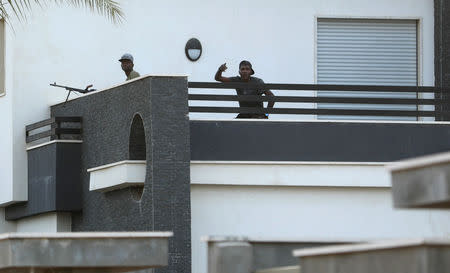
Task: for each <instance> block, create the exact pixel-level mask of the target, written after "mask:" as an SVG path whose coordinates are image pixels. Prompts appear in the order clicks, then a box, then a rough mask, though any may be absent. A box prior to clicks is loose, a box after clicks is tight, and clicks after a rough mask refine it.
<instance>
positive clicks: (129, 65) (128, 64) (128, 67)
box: [120, 60, 134, 72]
mask: <svg viewBox="0 0 450 273" xmlns="http://www.w3.org/2000/svg"><path fill="white" fill-rule="evenodd" d="M120 62H121V66H122V70H123V71H125V72H131V71H132V70H133V66H134V64H133V62H132V61H130V60H122V61H120Z"/></svg>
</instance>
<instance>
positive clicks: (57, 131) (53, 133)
mask: <svg viewBox="0 0 450 273" xmlns="http://www.w3.org/2000/svg"><path fill="white" fill-rule="evenodd" d="M79 134H81V128H52V129H50V130H47V131H44V132H41V133H37V134H34V135H31V136H27V137H26V143H30V142H33V141H36V140H38V139H41V138H45V137H51V138H52V139H57V138H58V137H57V136H59V135H79Z"/></svg>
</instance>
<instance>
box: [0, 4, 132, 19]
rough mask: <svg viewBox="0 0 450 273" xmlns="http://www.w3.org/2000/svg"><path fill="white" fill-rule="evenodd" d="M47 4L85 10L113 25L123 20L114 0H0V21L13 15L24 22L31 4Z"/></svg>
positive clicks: (118, 5) (118, 6)
mask: <svg viewBox="0 0 450 273" xmlns="http://www.w3.org/2000/svg"><path fill="white" fill-rule="evenodd" d="M49 2H54V3H56V4H60V5H66V6H74V7H79V8H87V9H90V10H91V11H93V12H96V13H98V14H100V15H102V16H106V17H107V18H108V20H110V21H112V22H113V23H120V22H122V20H123V19H124V15H123V12H122V10H121V8H120V4H119V3H118V1H114V0H47V1H45V0H0V17H1V18H0V19H3V20H5V21H9V19H10V18H11V15H14V16H15V17H16V18H17V19H19V20H26V19H27V13H29V12H31V10H32V4H33V3H34V4H37V5H38V6H40V7H43V6H44V5H46V4H48V3H49Z"/></svg>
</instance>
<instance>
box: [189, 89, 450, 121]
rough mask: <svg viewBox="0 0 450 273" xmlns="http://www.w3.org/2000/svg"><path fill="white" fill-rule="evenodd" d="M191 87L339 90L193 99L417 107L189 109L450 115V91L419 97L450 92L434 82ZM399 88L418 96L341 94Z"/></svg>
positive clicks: (205, 109)
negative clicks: (406, 107) (426, 107)
mask: <svg viewBox="0 0 450 273" xmlns="http://www.w3.org/2000/svg"><path fill="white" fill-rule="evenodd" d="M188 87H189V88H196V89H198V88H200V89H237V88H257V89H261V90H267V89H270V90H289V91H298V92H304V91H335V92H336V93H337V94H338V95H337V96H278V95H276V94H275V96H273V97H272V96H253V95H240V96H238V95H217V94H189V101H222V102H223V101H257V102H266V101H267V102H270V101H273V102H283V103H293V102H295V103H337V104H366V105H367V104H371V105H413V106H415V110H366V109H333V108H322V107H321V108H320V109H317V108H279V107H277V104H275V107H274V108H270V109H267V108H263V109H262V108H250V107H222V106H190V107H189V112H209V113H268V114H300V115H338V116H341V115H342V116H348V115H354V116H394V117H435V118H436V117H439V119H441V117H443V116H444V117H446V118H447V119H448V118H449V117H450V112H448V111H441V110H439V109H442V108H443V107H440V106H443V105H450V100H449V99H448V97H449V96H448V95H446V96H436V95H435V96H434V97H439V98H440V97H444V98H446V99H437V98H436V99H431V98H430V99H427V98H418V97H417V94H419V93H433V94H450V90H449V89H443V88H438V87H433V86H380V85H324V84H249V83H214V82H189V83H188ZM348 91H359V92H372V93H377V92H380V96H381V95H382V93H381V92H390V93H391V92H395V93H399V94H401V93H416V98H395V97H381V98H380V97H379V96H378V97H364V98H361V97H339V92H348ZM424 105H432V106H435V107H434V110H423V109H420V107H419V106H424Z"/></svg>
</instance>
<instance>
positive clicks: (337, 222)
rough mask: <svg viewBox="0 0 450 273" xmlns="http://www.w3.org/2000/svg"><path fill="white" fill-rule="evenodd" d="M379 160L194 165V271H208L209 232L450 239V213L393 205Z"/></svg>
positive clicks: (285, 237)
mask: <svg viewBox="0 0 450 273" xmlns="http://www.w3.org/2000/svg"><path fill="white" fill-rule="evenodd" d="M390 185H391V182H390V174H389V172H388V171H387V169H386V168H385V167H384V166H383V165H381V164H374V163H356V162H353V163H338V164H336V163H325V162H321V163H319V162H318V163H311V162H290V163H276V162H272V163H271V164H269V163H267V162H264V163H263V162H259V163H258V162H245V163H243V162H241V164H238V162H234V163H232V162H201V161H197V162H193V163H191V209H192V231H191V234H192V239H191V240H192V272H196V273H206V272H207V271H206V269H207V248H206V246H207V243H206V242H203V241H202V240H201V238H202V237H205V236H244V237H250V238H251V239H253V240H269V241H270V240H281V241H297V242H298V241H308V242H311V241H317V242H331V241H334V242H335V241H361V240H374V239H388V238H411V237H448V236H450V211H448V210H447V211H445V210H441V211H439V210H425V209H418V210H405V209H402V210H401V209H394V208H393V204H392V196H391V189H390Z"/></svg>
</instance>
